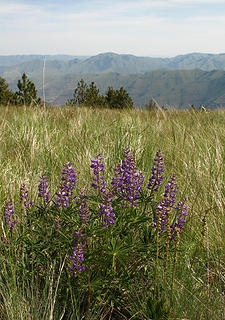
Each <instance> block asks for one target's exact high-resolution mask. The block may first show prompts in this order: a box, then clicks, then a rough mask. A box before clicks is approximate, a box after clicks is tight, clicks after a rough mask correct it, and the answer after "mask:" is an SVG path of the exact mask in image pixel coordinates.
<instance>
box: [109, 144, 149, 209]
mask: <svg viewBox="0 0 225 320" xmlns="http://www.w3.org/2000/svg"><path fill="white" fill-rule="evenodd" d="M123 156H124V159H123V160H122V164H119V165H118V166H117V167H116V168H115V169H114V171H115V177H114V178H113V179H112V187H113V193H114V194H117V195H118V196H121V198H122V200H123V203H122V207H125V206H130V207H136V205H137V203H136V200H137V199H138V198H139V195H140V190H141V188H142V185H143V183H144V176H143V174H142V173H141V172H140V171H138V170H137V167H136V163H135V158H134V156H133V155H132V153H131V152H130V150H129V149H128V148H127V149H125V150H124V154H123Z"/></svg>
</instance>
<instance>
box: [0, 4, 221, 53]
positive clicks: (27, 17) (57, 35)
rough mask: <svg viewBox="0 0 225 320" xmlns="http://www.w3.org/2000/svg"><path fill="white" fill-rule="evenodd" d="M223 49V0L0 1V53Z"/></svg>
mask: <svg viewBox="0 0 225 320" xmlns="http://www.w3.org/2000/svg"><path fill="white" fill-rule="evenodd" d="M109 51H110V52H116V53H131V54H135V55H142V56H174V55H178V54H184V53H190V52H210V53H222V52H225V0H135V1H134V0H110V1H109V0H55V1H53V0H37V1H35V0H29V1H28V0H0V54H29V53H33V54H35V53H37V54H58V53H65V54H74V55H94V54H97V53H101V52H109Z"/></svg>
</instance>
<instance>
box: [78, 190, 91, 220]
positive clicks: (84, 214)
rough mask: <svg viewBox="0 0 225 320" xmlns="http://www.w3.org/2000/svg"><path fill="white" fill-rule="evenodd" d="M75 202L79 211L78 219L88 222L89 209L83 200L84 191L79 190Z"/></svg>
mask: <svg viewBox="0 0 225 320" xmlns="http://www.w3.org/2000/svg"><path fill="white" fill-rule="evenodd" d="M76 204H77V205H79V209H78V212H79V215H80V219H81V220H82V222H84V223H89V222H90V211H89V208H88V205H87V201H86V200H85V196H84V191H80V192H79V194H78V198H77V201H76Z"/></svg>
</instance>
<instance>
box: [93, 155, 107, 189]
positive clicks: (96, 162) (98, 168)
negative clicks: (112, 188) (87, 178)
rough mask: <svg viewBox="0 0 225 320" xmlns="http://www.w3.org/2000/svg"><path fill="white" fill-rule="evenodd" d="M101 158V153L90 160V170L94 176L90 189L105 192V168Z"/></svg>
mask: <svg viewBox="0 0 225 320" xmlns="http://www.w3.org/2000/svg"><path fill="white" fill-rule="evenodd" d="M102 159H103V157H102V156H101V153H99V154H98V157H97V158H96V159H94V158H92V159H91V168H92V169H93V174H94V176H93V177H92V180H93V183H92V187H93V188H95V189H98V190H99V192H103V193H104V192H105V190H106V182H105V177H104V171H105V167H104V164H103V162H102Z"/></svg>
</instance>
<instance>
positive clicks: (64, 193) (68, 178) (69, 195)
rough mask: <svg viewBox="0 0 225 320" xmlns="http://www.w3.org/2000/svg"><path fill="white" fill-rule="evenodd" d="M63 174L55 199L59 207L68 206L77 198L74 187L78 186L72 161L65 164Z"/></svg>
mask: <svg viewBox="0 0 225 320" xmlns="http://www.w3.org/2000/svg"><path fill="white" fill-rule="evenodd" d="M61 175H62V177H61V181H62V182H61V184H60V185H59V190H58V191H57V192H56V197H55V201H56V204H57V206H58V207H61V206H62V207H68V206H69V204H70V203H71V201H73V200H74V199H75V196H74V191H73V189H74V187H75V186H76V172H75V170H74V168H73V167H72V165H71V162H68V163H66V164H64V165H63V170H62V172H61Z"/></svg>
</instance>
